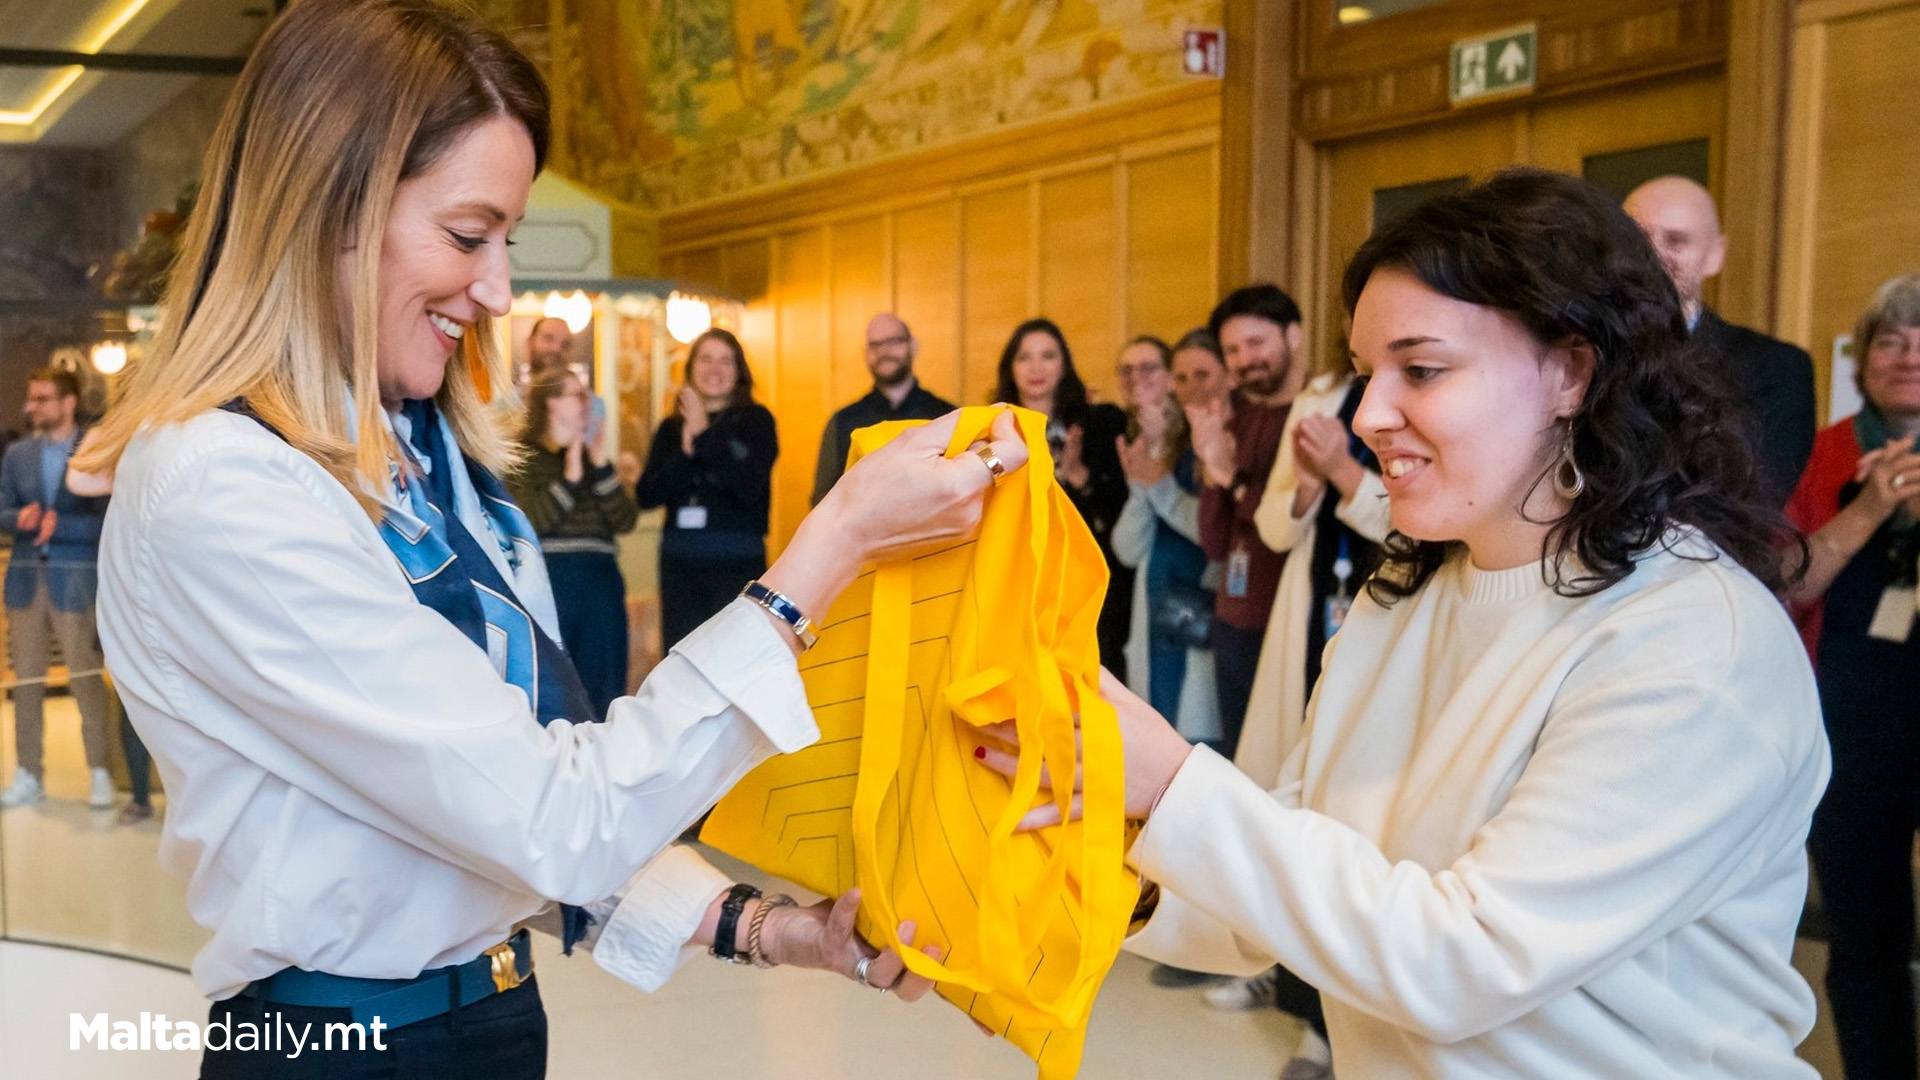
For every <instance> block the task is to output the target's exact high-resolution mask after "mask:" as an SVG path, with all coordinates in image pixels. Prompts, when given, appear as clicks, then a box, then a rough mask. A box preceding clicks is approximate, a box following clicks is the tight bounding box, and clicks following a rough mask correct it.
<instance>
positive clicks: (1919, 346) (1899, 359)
mask: <svg viewBox="0 0 1920 1080" xmlns="http://www.w3.org/2000/svg"><path fill="white" fill-rule="evenodd" d="M35 385H36V386H37V385H39V384H38V383H36V384H35ZM1860 385H1861V388H1862V390H1864V391H1865V394H1866V399H1867V400H1868V401H1871V402H1872V403H1873V405H1874V407H1875V408H1877V409H1879V410H1880V411H1881V412H1882V413H1884V414H1885V415H1886V417H1887V419H1888V420H1891V421H1893V422H1894V423H1895V424H1897V425H1900V426H1903V427H1904V426H1907V425H1910V424H1913V423H1915V422H1920V326H1886V327H1882V328H1881V329H1880V330H1879V331H1878V332H1876V333H1875V334H1874V335H1873V340H1872V341H1870V342H1868V343H1867V360H1866V366H1864V367H1863V368H1861V370H1860Z"/></svg>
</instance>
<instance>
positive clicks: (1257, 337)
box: [1220, 315, 1300, 398]
mask: <svg viewBox="0 0 1920 1080" xmlns="http://www.w3.org/2000/svg"><path fill="white" fill-rule="evenodd" d="M1299 345H1300V324H1299V323H1294V324H1292V325H1291V326H1281V325H1279V324H1278V323H1275V322H1273V321H1272V320H1270V319H1265V318H1262V317H1260V316H1258V315H1235V316H1234V317H1233V318H1231V319H1228V320H1227V321H1226V322H1224V323H1222V324H1220V351H1221V352H1222V353H1223V354H1224V355H1225V356H1226V359H1227V370H1228V371H1229V372H1231V373H1232V374H1233V385H1234V389H1236V390H1239V391H1240V392H1242V393H1245V394H1250V395H1252V396H1253V397H1256V398H1266V397H1271V396H1273V395H1274V394H1278V393H1279V392H1280V391H1281V390H1283V389H1284V388H1285V387H1286V384H1287V376H1288V374H1289V373H1290V372H1291V371H1292V370H1293V354H1294V351H1295V350H1296V349H1297V348H1299Z"/></svg>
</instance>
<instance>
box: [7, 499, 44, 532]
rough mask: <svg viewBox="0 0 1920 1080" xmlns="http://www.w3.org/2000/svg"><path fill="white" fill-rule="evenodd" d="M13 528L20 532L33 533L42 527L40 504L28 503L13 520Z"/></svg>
mask: <svg viewBox="0 0 1920 1080" xmlns="http://www.w3.org/2000/svg"><path fill="white" fill-rule="evenodd" d="M13 527H14V528H15V529H16V530H18V531H20V532H23V533H25V532H33V531H34V530H35V529H38V528H39V527H40V504H39V503H28V504H27V505H25V506H23V507H21V508H20V513H19V514H17V515H15V517H14V519H13Z"/></svg>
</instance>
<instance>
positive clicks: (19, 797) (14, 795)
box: [0, 768, 47, 807]
mask: <svg viewBox="0 0 1920 1080" xmlns="http://www.w3.org/2000/svg"><path fill="white" fill-rule="evenodd" d="M46 797H47V789H46V788H44V787H42V786H40V780H39V778H38V777H36V776H34V775H33V774H32V773H30V772H28V771H27V770H25V769H20V768H16V769H14V770H13V783H12V784H11V785H10V786H8V788H7V790H5V791H0V807H15V806H25V805H27V804H28V803H37V802H39V801H40V800H41V799H44V798H46Z"/></svg>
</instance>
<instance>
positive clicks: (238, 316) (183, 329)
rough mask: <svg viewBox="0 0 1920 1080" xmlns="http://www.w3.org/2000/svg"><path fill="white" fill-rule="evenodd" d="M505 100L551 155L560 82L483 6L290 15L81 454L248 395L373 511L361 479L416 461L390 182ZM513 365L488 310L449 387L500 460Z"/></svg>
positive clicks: (210, 164)
mask: <svg viewBox="0 0 1920 1080" xmlns="http://www.w3.org/2000/svg"><path fill="white" fill-rule="evenodd" d="M497 116H505V117H509V118H511V119H514V120H516V121H518V122H520V123H521V124H522V125H523V126H524V127H525V128H526V130H527V133H528V135H529V136H530V137H531V138H532V141H533V146H534V161H535V169H536V171H537V170H538V168H539V167H540V166H541V165H542V164H544V162H545V160H546V151H547V141H548V131H549V126H548V125H549V121H548V98H547V90H546V85H545V84H544V83H543V82H542V81H541V78H540V75H539V72H538V71H536V70H535V69H534V67H533V65H532V64H531V63H530V62H529V61H528V60H527V59H526V57H524V56H522V55H521V54H520V53H519V52H518V51H517V50H515V49H514V47H513V46H512V44H510V43H509V42H508V41H507V40H506V39H505V38H504V37H502V36H500V35H499V34H497V33H495V32H493V31H491V30H489V29H487V28H486V27H485V26H483V25H482V24H480V23H479V22H478V21H476V20H475V19H474V18H473V17H472V16H470V15H467V14H464V13H459V12H455V11H452V10H450V9H448V8H444V7H441V6H439V5H438V4H435V3H432V2H430V0H302V2H301V3H298V4H295V5H294V6H293V7H292V8H291V9H290V10H289V11H288V12H287V13H286V14H284V15H282V16H281V17H280V18H278V19H277V20H275V22H274V24H273V25H272V27H271V28H269V29H268V31H267V33H266V35H265V36H264V37H263V38H262V39H261V41H260V45H259V47H258V48H257V49H256V50H255V51H254V54H253V57H252V58H251V59H250V60H249V61H248V62H247V65H246V68H245V70H244V71H242V72H241V75H240V81H239V84H238V85H237V86H236V87H235V88H234V92H233V95H232V97H231V98H229V100H228V101H227V106H226V110H225V113H224V114H223V115H222V117H221V120H220V126H219V128H218V129H217V130H216V131H215V133H214V138H213V143H212V145H211V146H210V147H209V148H208V150H207V156H206V160H205V163H204V165H203V167H202V170H201V184H200V197H199V201H198V203H197V204H196V205H195V208H194V212H193V215H192V217H191V219H190V221H189V225H188V229H187V234H186V237H185V240H184V242H183V244H182V250H181V253H180V261H179V263H178V264H177V266H176V267H175V269H174V271H173V273H172V275H171V280H170V281H169V284H168V287H167V293H166V296H165V298H164V300H163V303H164V305H165V311H166V317H165V319H164V320H163V327H162V329H161V331H160V333H159V336H158V339H157V340H156V341H155V343H154V346H153V348H152V350H151V352H150V353H149V355H148V356H147V358H146V360H145V361H144V362H142V363H141V364H139V365H137V366H136V367H134V368H133V369H132V370H131V371H129V373H128V376H127V382H126V388H125V392H124V394H123V395H122V396H121V397H120V400H119V401H118V402H117V403H116V404H115V405H114V407H113V408H112V410H110V411H109V412H108V414H107V416H106V417H105V418H104V419H103V420H102V421H101V423H100V425H99V426H98V428H97V429H96V433H97V440H96V442H95V443H94V445H93V446H92V447H91V448H90V449H89V450H87V451H86V452H84V453H82V454H81V455H79V456H78V458H77V459H76V467H77V468H80V469H82V470H85V471H94V472H105V471H110V470H111V469H112V468H113V467H114V466H115V465H116V464H117V463H118V461H119V459H120V455H121V454H122V453H123V452H124V451H125V450H126V447H127V444H128V443H129V442H130V441H131V440H132V439H133V438H134V437H135V436H137V435H138V434H139V433H140V432H141V431H143V430H146V429H149V428H152V427H158V426H161V425H165V424H171V423H180V422H183V421H185V420H188V419H191V418H192V417H195V416H198V415H200V414H201V413H204V412H206V411H208V410H210V409H216V408H219V407H220V406H222V405H224V404H226V403H227V402H229V401H232V400H234V399H244V400H245V401H246V403H247V404H248V406H249V407H251V408H252V410H253V411H254V412H255V413H256V414H257V415H258V416H259V417H260V419H261V420H263V421H265V422H266V423H267V424H269V425H270V426H272V427H273V428H274V429H275V430H276V431H277V432H278V433H279V434H280V435H281V436H282V437H283V438H285V439H286V440H287V442H288V443H289V444H290V445H292V446H293V447H294V448H295V449H297V450H299V451H300V452H301V453H304V454H306V455H307V456H308V457H311V458H312V459H313V460H314V461H316V462H318V463H319V464H320V466H321V467H322V468H324V469H326V470H327V471H328V472H329V473H331V474H332V475H333V476H334V477H335V478H336V479H338V480H339V481H340V482H341V484H343V485H345V486H346V487H347V489H348V490H349V491H352V492H353V493H354V494H355V496H356V497H357V498H359V499H360V501H361V504H362V506H364V507H365V508H366V509H367V511H368V513H369V514H371V515H375V516H377V515H378V509H377V506H376V505H375V504H374V502H373V500H372V499H371V497H370V496H369V495H367V493H366V484H367V483H368V482H374V483H381V482H384V480H385V478H386V476H387V475H388V469H389V467H390V465H393V464H398V463H400V462H401V461H402V458H401V457H400V453H399V448H398V447H397V446H396V445H395V443H394V441H393V438H392V436H391V434H390V432H389V430H388V426H387V421H386V418H385V416H384V415H383V413H382V408H381V402H380V390H379V372H378V354H377V353H378V341H379V317H380V251H381V238H382V237H383V236H384V235H385V234H386V228H387V215H388V210H389V208H390V206H391V205H392V201H393V193H394V189H395V188H396V187H397V186H398V185H399V184H400V182H401V181H403V180H407V179H410V178H412V177H414V176H417V175H419V174H420V173H422V172H424V171H426V170H427V169H429V168H431V167H432V165H433V164H434V162H435V161H436V160H437V159H438V158H439V157H440V155H441V154H442V153H444V152H445V151H446V149H447V148H448V147H449V146H450V145H451V144H452V143H453V142H455V141H456V140H457V139H458V138H459V137H460V136H461V135H462V134H464V133H465V132H466V131H467V130H468V129H470V128H471V127H472V126H473V125H474V124H477V123H479V122H481V121H484V120H487V119H490V118H493V117H497ZM343 261H344V270H343V269H342V263H343ZM343 284H344V286H345V289H346V295H345V296H342V295H341V286H342V285H343ZM343 311H345V312H351V320H350V325H348V326H345V327H343V326H342V319H341V313H342V312H343ZM506 364H507V361H506V359H505V357H504V356H503V355H502V354H501V351H500V349H499V346H498V344H497V342H496V341H495V337H494V334H493V331H492V320H491V319H490V318H489V317H487V316H486V315H484V314H483V315H482V317H481V318H480V321H479V322H478V323H477V324H476V325H474V326H473V327H471V328H469V329H468V332H467V333H466V335H465V336H464V337H463V338H462V342H461V350H460V357H459V359H458V360H456V361H455V362H453V363H450V364H449V365H448V368H447V373H446V377H445V380H444V381H443V383H442V385H441V388H440V392H439V394H438V395H437V396H436V401H437V403H438V405H439V407H440V409H441V411H442V412H443V413H444V414H445V416H446V418H447V420H448V422H449V423H450V424H451V425H452V428H453V431H454V435H455V437H456V438H457V439H458V441H459V443H460V447H461V449H462V450H463V451H464V452H465V453H466V454H467V455H468V456H469V457H470V458H472V459H473V460H475V461H477V462H479V463H480V464H482V465H484V466H486V467H488V468H490V469H493V470H495V471H501V470H504V469H505V468H507V467H509V466H510V465H511V464H512V462H513V461H514V460H515V457H516V450H515V448H514V444H513V439H512V437H511V435H510V434H509V433H508V431H507V430H506V427H505V425H504V424H503V423H502V421H501V420H500V419H499V418H498V417H496V416H495V415H494V411H493V410H492V409H490V408H488V406H487V400H488V398H489V397H490V396H491V388H492V387H494V386H500V387H503V388H504V387H506V386H507V385H508V379H507V367H506ZM349 389H350V390H351V391H352V409H351V413H352V415H349V411H350V410H349V408H348V399H347V395H346V393H345V391H347V390H349ZM376 490H377V488H376Z"/></svg>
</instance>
